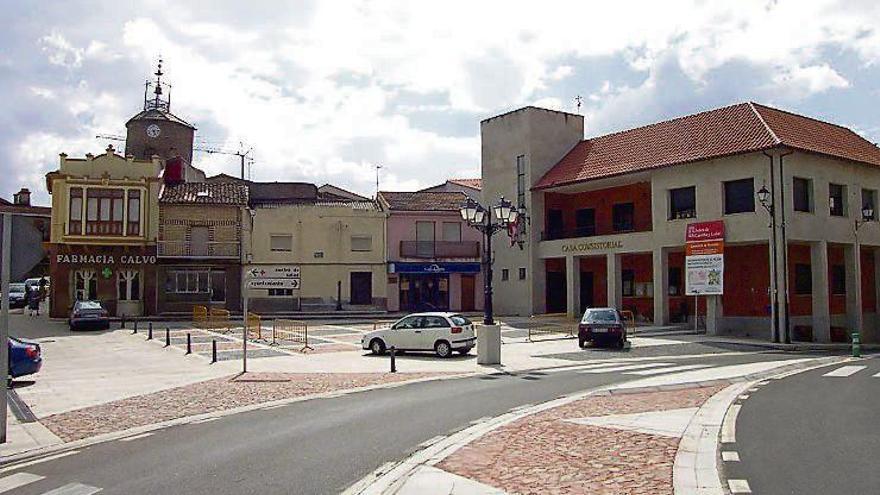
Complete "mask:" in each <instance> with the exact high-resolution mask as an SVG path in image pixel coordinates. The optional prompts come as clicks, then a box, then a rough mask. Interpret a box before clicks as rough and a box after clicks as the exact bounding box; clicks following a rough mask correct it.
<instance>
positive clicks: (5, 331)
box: [0, 213, 12, 443]
mask: <svg viewBox="0 0 880 495" xmlns="http://www.w3.org/2000/svg"><path fill="white" fill-rule="evenodd" d="M2 261H3V268H2V270H3V273H2V275H0V292H2V299H3V301H2V302H0V304H2V306H0V342H2V343H3V344H5V345H0V368H2V369H3V371H5V372H6V374H7V376H8V374H9V344H8V342H9V271H10V270H11V269H12V214H10V213H4V214H3V260H2ZM8 388H9V380H8V379H6V380H3V394H0V395H2V397H0V443H6V393H7V389H8Z"/></svg>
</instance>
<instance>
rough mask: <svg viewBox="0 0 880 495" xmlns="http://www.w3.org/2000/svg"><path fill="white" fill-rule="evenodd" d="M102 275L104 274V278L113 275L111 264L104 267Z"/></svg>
mask: <svg viewBox="0 0 880 495" xmlns="http://www.w3.org/2000/svg"><path fill="white" fill-rule="evenodd" d="M101 275H103V276H104V278H110V275H113V270H111V269H110V267H109V266H105V267H104V269H103V270H101Z"/></svg>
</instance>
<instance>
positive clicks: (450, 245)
mask: <svg viewBox="0 0 880 495" xmlns="http://www.w3.org/2000/svg"><path fill="white" fill-rule="evenodd" d="M400 257H401V258H418V259H432V258H479V257H480V243H479V242H478V241H400Z"/></svg>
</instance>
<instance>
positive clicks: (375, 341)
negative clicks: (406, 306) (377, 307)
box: [361, 313, 477, 358]
mask: <svg viewBox="0 0 880 495" xmlns="http://www.w3.org/2000/svg"><path fill="white" fill-rule="evenodd" d="M476 341H477V338H476V334H475V333H474V324H473V323H471V321H470V320H468V319H467V318H465V317H464V316H462V315H460V314H456V313H415V314H411V315H407V316H404V317H403V318H401V319H399V320H397V321H396V322H395V323H394V324H393V325H391V327H390V328H383V329H380V330H375V331H372V332H370V333H367V334H366V335H364V336H363V338H362V339H361V346H362V347H363V348H364V349H369V350H370V351H371V352H372V353H373V354H380V355H381V354H385V351H386V350H388V349H390V348H391V347H392V346H393V347H394V348H395V350H400V351H434V353H436V354H437V355H438V356H440V357H444V358H445V357H449V356H451V355H452V353H453V351H457V352H459V353H461V354H463V355H464V354H467V353H469V352H470V351H471V349H473V348H474V345H475V344H476Z"/></svg>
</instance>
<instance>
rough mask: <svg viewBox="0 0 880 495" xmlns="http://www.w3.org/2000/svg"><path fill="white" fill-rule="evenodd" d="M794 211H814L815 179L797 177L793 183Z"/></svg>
mask: <svg viewBox="0 0 880 495" xmlns="http://www.w3.org/2000/svg"><path fill="white" fill-rule="evenodd" d="M792 196H793V197H792V201H793V202H794V211H803V212H806V213H810V212H812V211H813V181H811V180H810V179H802V178H800V177H795V178H794V179H793V183H792Z"/></svg>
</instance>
